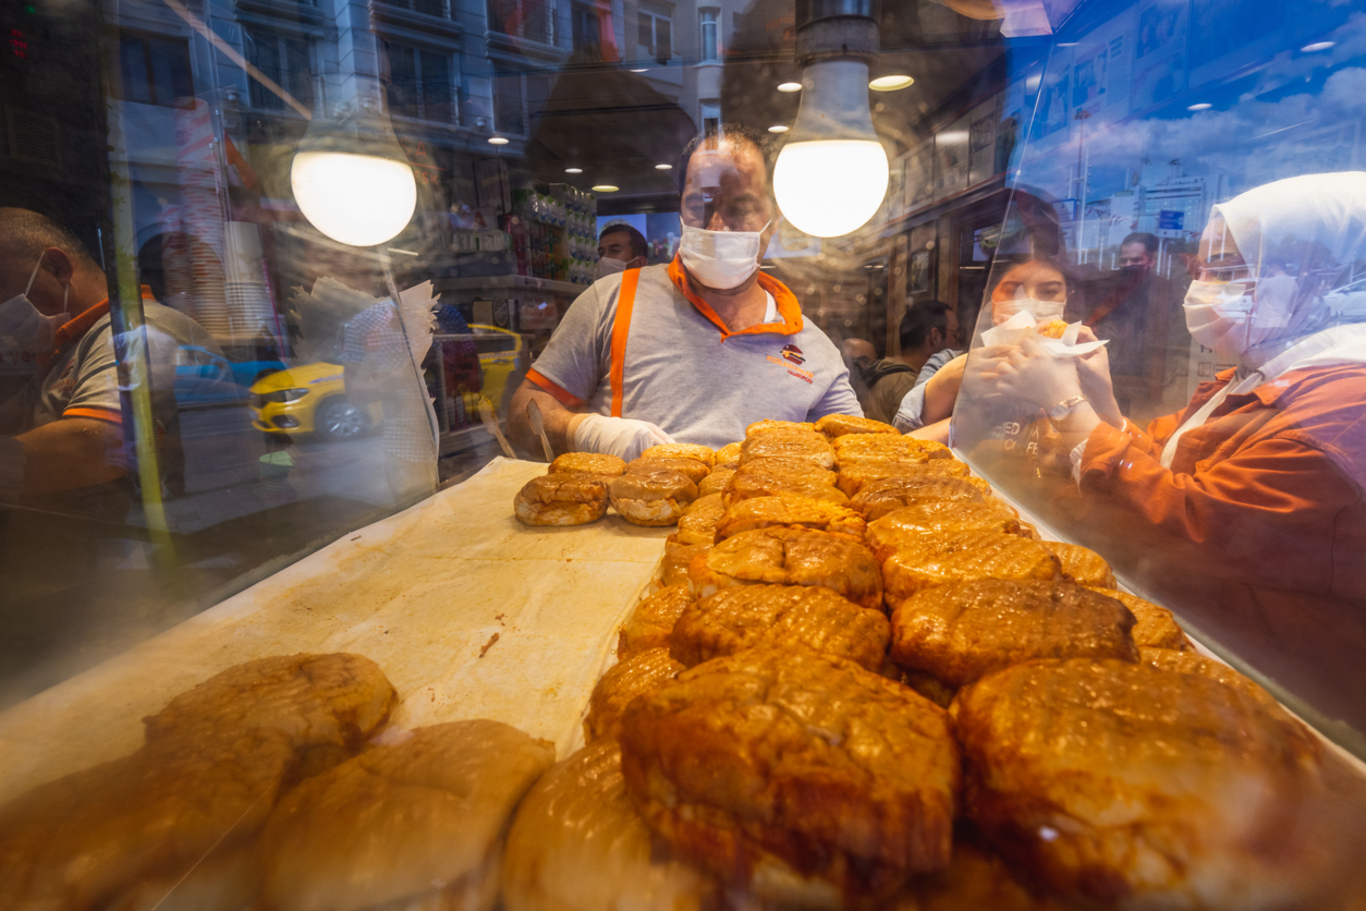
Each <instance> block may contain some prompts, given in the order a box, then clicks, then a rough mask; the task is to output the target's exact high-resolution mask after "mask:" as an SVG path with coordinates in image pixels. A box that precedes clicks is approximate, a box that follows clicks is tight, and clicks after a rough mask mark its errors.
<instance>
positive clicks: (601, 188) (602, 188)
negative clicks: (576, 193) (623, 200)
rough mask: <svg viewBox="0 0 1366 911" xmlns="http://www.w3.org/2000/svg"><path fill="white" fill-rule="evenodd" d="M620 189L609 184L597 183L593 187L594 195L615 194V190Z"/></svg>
mask: <svg viewBox="0 0 1366 911" xmlns="http://www.w3.org/2000/svg"><path fill="white" fill-rule="evenodd" d="M620 189H621V187H614V186H612V185H611V184H610V183H599V184H594V185H593V192H594V193H615V192H617V190H620Z"/></svg>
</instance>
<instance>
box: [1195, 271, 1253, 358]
mask: <svg viewBox="0 0 1366 911" xmlns="http://www.w3.org/2000/svg"><path fill="white" fill-rule="evenodd" d="M1252 289H1253V282H1251V281H1236V282H1202V281H1193V282H1191V285H1190V288H1188V289H1187V290H1186V299H1185V301H1184V302H1183V303H1182V307H1184V308H1185V311H1186V328H1188V329H1189V330H1190V334H1191V338H1193V339H1195V340H1196V341H1197V342H1199V343H1200V344H1202V345H1204V346H1205V347H1206V348H1213V349H1214V350H1215V351H1218V352H1220V353H1221V354H1227V355H1230V356H1232V357H1237V356H1239V355H1241V354H1242V353H1243V352H1245V351H1247V350H1248V349H1249V348H1251V347H1252V346H1253V345H1256V344H1258V343H1260V342H1262V341H1264V340H1265V339H1264V338H1263V336H1265V335H1266V334H1267V330H1266V328H1261V329H1259V328H1258V327H1257V326H1256V321H1255V320H1254V319H1253V314H1254V307H1253V301H1252Z"/></svg>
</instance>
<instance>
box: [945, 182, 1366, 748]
mask: <svg viewBox="0 0 1366 911" xmlns="http://www.w3.org/2000/svg"><path fill="white" fill-rule="evenodd" d="M1364 257H1366V173H1363V172H1346V173H1337V174H1315V175H1306V176H1302V177H1294V178H1290V179H1287V180H1280V181H1276V182H1274V183H1271V184H1266V185H1264V186H1261V187H1257V188H1255V189H1253V190H1250V191H1248V192H1247V193H1244V194H1242V195H1240V196H1238V197H1236V198H1234V199H1232V200H1230V201H1229V202H1227V203H1222V204H1220V205H1216V206H1215V207H1214V209H1213V212H1212V214H1211V217H1210V221H1209V224H1208V226H1207V227H1206V229H1205V232H1204V234H1203V236H1202V238H1201V241H1200V247H1199V253H1198V255H1197V260H1196V262H1195V263H1194V264H1193V266H1192V276H1193V278H1194V281H1193V282H1192V283H1191V287H1190V290H1189V291H1188V292H1187V294H1186V299H1185V303H1184V307H1185V315H1186V322H1187V325H1188V327H1189V328H1190V332H1191V336H1192V337H1193V338H1194V339H1195V340H1197V341H1198V342H1199V343H1200V344H1202V345H1204V346H1206V347H1208V348H1212V349H1214V350H1216V351H1217V352H1219V353H1220V354H1221V355H1222V356H1224V357H1225V358H1226V359H1227V360H1230V361H1236V362H1237V365H1238V366H1237V367H1236V368H1233V369H1230V370H1227V371H1224V372H1222V373H1220V374H1218V376H1216V377H1215V379H1214V380H1213V382H1209V383H1205V384H1203V385H1201V386H1200V388H1199V389H1198V390H1197V391H1196V393H1195V396H1194V398H1193V399H1192V400H1191V402H1190V404H1189V405H1187V406H1186V408H1185V409H1184V410H1183V411H1181V412H1179V413H1178V414H1174V415H1169V416H1167V417H1163V418H1159V419H1157V420H1155V421H1153V422H1152V423H1151V424H1150V425H1149V426H1148V427H1147V429H1146V430H1143V429H1140V428H1138V427H1136V426H1134V425H1133V424H1131V423H1129V422H1128V421H1127V420H1125V419H1124V418H1123V416H1122V415H1120V414H1119V409H1118V407H1117V406H1116V404H1115V401H1114V396H1113V393H1112V392H1111V390H1110V383H1109V371H1108V367H1107V361H1106V356H1105V353H1104V351H1103V350H1102V351H1099V352H1096V353H1095V354H1093V355H1091V356H1090V357H1086V358H1055V357H1052V356H1050V355H1049V354H1048V353H1047V352H1045V351H1044V350H1043V349H1042V347H1041V346H1040V345H1038V344H1037V342H1035V341H1034V340H1032V339H1031V340H1026V342H1025V343H1023V344H1022V345H1020V346H1018V347H1013V348H1010V349H1001V348H998V349H983V351H982V352H981V355H982V357H983V360H982V362H981V363H980V365H975V366H980V371H977V374H978V375H979V376H981V377H985V378H989V379H990V381H991V383H992V388H991V390H990V393H991V395H992V397H997V396H1000V397H1004V398H1007V399H1013V400H1016V401H1018V402H1022V403H1025V404H1028V405H1033V406H1037V407H1039V408H1042V409H1043V410H1044V411H1045V412H1046V413H1048V415H1049V419H1050V420H1051V422H1052V423H1053V426H1054V428H1055V429H1056V430H1057V431H1058V432H1059V433H1060V434H1062V437H1063V440H1064V441H1065V446H1066V447H1067V448H1068V449H1069V450H1070V453H1071V463H1072V468H1073V477H1074V479H1075V480H1076V482H1077V490H1079V491H1080V495H1081V500H1080V504H1079V505H1078V507H1077V508H1075V509H1073V510H1072V513H1073V518H1074V519H1075V520H1076V521H1077V522H1078V529H1077V530H1078V533H1079V534H1080V535H1082V536H1084V537H1086V539H1087V540H1088V541H1089V542H1094V543H1095V544H1096V545H1097V546H1098V549H1100V550H1101V551H1102V553H1104V554H1105V555H1106V556H1107V557H1110V558H1111V560H1112V562H1115V563H1116V564H1117V566H1118V567H1119V568H1120V569H1121V571H1126V570H1127V574H1126V578H1128V579H1130V580H1132V582H1131V584H1134V585H1136V586H1138V587H1141V588H1142V589H1143V590H1144V591H1145V592H1148V593H1149V594H1156V595H1157V597H1158V598H1159V599H1161V600H1163V601H1165V602H1166V603H1167V604H1168V606H1171V607H1173V608H1175V609H1177V610H1178V612H1179V613H1182V614H1183V615H1184V617H1185V618H1186V620H1187V622H1188V623H1192V624H1193V625H1194V627H1195V628H1196V629H1198V630H1200V631H1202V632H1204V633H1206V634H1207V635H1208V636H1209V637H1210V639H1211V640H1212V641H1213V642H1215V643H1217V644H1218V645H1219V646H1221V647H1223V648H1224V649H1226V650H1228V651H1230V652H1232V653H1233V654H1235V655H1236V656H1237V657H1239V658H1241V659H1243V660H1245V661H1247V662H1248V663H1249V664H1251V665H1252V666H1253V667H1255V668H1257V669H1258V670H1259V671H1261V672H1262V673H1264V674H1265V675H1267V676H1269V677H1271V678H1273V679H1275V680H1276V681H1277V682H1278V683H1280V684H1282V685H1283V686H1284V687H1285V688H1286V689H1288V690H1289V691H1290V693H1291V694H1293V695H1294V696H1296V697H1298V698H1300V699H1303V700H1305V701H1306V702H1307V703H1308V704H1309V705H1310V706H1312V707H1313V708H1315V709H1317V710H1318V711H1319V712H1321V713H1323V714H1325V715H1326V716H1327V717H1328V718H1329V719H1343V720H1346V721H1348V722H1349V723H1350V724H1351V725H1352V726H1354V727H1356V728H1357V729H1358V731H1366V499H1363V488H1366V291H1362V290H1355V286H1353V285H1352V284H1351V279H1352V278H1353V276H1354V275H1355V274H1360V272H1361V270H1362V263H1361V260H1362V259H1363V258H1364ZM964 391H965V393H966V394H971V393H970V390H969V389H967V388H965V390H964Z"/></svg>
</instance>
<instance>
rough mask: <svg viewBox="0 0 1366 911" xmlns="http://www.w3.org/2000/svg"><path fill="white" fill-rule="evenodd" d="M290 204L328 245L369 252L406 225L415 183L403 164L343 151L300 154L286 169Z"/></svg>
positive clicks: (412, 206)
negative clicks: (291, 195)
mask: <svg viewBox="0 0 1366 911" xmlns="http://www.w3.org/2000/svg"><path fill="white" fill-rule="evenodd" d="M289 179H290V183H291V184H292V185H293V188H294V201H295V202H297V203H298V204H299V210H300V211H301V212H303V213H304V217H305V218H307V219H308V220H309V222H310V223H312V225H313V227H315V228H317V229H318V230H319V231H321V232H323V233H324V234H326V235H327V236H328V237H330V238H332V239H333V240H337V241H341V242H342V243H344V244H351V245H352V246H356V247H371V246H374V245H375V244H382V243H384V242H385V241H387V240H390V239H391V238H393V237H395V236H396V235H397V234H398V233H399V232H400V231H402V230H403V229H404V228H406V227H407V226H408V222H409V221H411V220H412V217H413V211H414V210H415V209H416V208H417V181H416V180H415V179H414V178H413V169H412V168H410V167H409V166H408V165H407V164H406V163H405V162H401V161H394V160H392V159H389V158H377V157H375V156H373V155H353V154H350V153H348V152H300V153H299V154H297V155H295V156H294V164H293V166H292V167H291V168H290V173H289Z"/></svg>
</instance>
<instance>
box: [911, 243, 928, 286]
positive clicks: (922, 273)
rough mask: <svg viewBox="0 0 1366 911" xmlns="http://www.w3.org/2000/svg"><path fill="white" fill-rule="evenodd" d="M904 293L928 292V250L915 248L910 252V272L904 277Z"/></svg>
mask: <svg viewBox="0 0 1366 911" xmlns="http://www.w3.org/2000/svg"><path fill="white" fill-rule="evenodd" d="M906 293H908V294H929V293H930V251H929V250H917V251H916V252H914V253H912V254H911V274H910V275H909V276H908V277H907V279H906Z"/></svg>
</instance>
